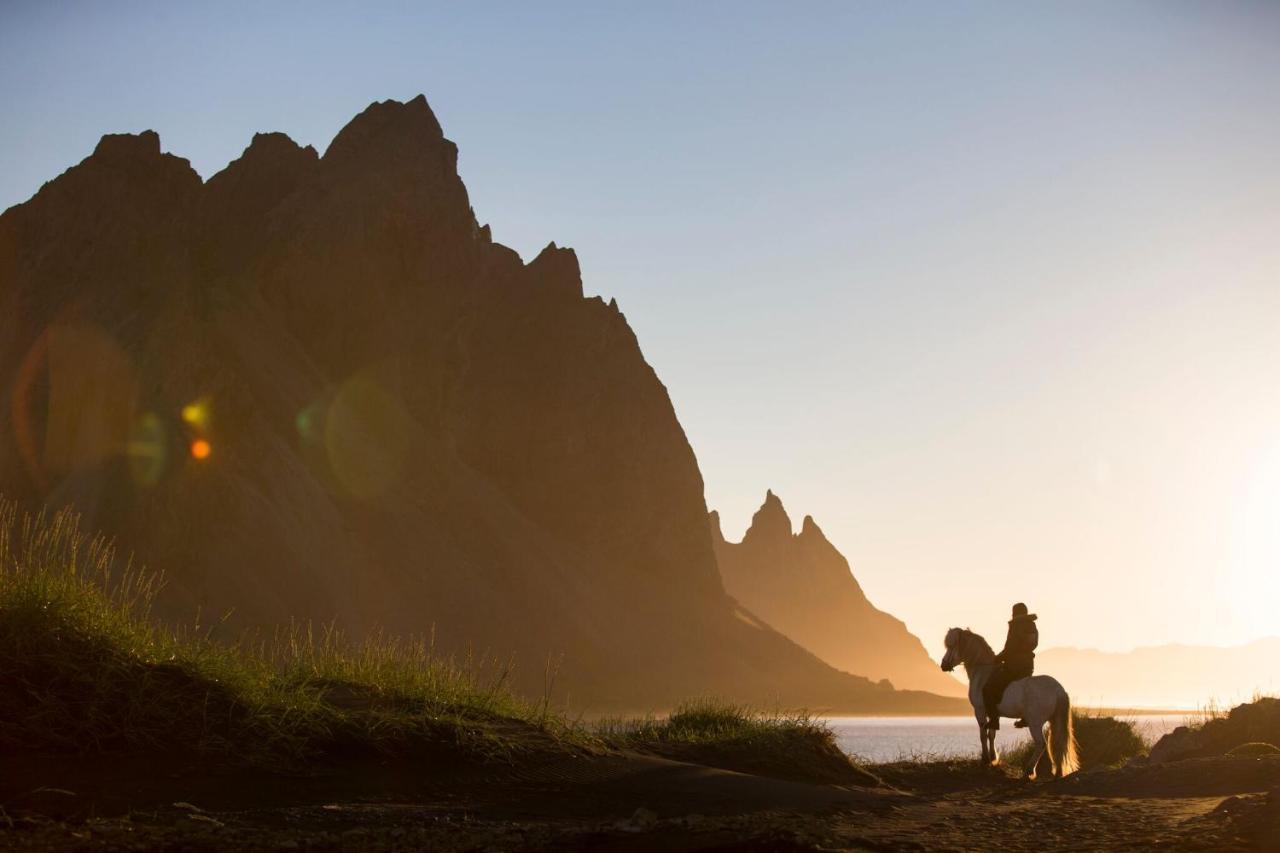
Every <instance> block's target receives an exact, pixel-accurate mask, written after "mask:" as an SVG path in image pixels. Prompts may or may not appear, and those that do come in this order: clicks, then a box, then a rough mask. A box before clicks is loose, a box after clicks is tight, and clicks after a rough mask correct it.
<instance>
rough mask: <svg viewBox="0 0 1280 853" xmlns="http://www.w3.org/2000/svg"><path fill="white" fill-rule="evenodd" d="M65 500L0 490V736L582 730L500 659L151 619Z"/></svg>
mask: <svg viewBox="0 0 1280 853" xmlns="http://www.w3.org/2000/svg"><path fill="white" fill-rule="evenodd" d="M115 564H116V560H115V559H114V556H113V554H112V551H111V548H110V547H109V545H108V544H106V543H105V542H104V541H103V540H101V539H95V538H89V537H87V536H86V535H85V534H83V533H81V532H80V530H79V529H78V526H77V520H76V518H75V516H74V515H72V514H70V513H66V512H63V513H60V514H58V515H56V516H54V517H52V518H46V517H44V516H41V517H37V518H32V517H29V516H22V517H20V516H19V514H18V512H17V509H16V508H15V507H14V505H12V504H10V503H5V502H0V672H2V673H3V674H4V676H3V678H0V749H5V750H27V751H41V750H50V751H63V752H73V753H80V754H86V753H106V754H127V753H163V754H165V755H169V756H183V755H186V756H201V757H206V758H214V759H225V760H227V761H230V762H232V763H237V764H250V765H265V766H279V765H289V764H294V763H297V762H300V761H311V760H316V759H325V758H334V757H350V756H359V755H388V754H394V755H414V756H428V755H429V756H435V757H442V756H453V757H467V758H500V757H504V756H506V757H509V756H512V755H515V754H519V753H522V752H532V751H541V750H564V749H569V748H571V747H573V746H575V745H581V744H583V743H585V742H586V740H587V739H586V738H584V737H582V736H581V735H579V734H575V733H574V732H571V731H570V730H569V728H568V727H567V726H566V725H565V724H564V723H563V721H562V720H560V719H559V718H558V717H555V716H554V715H551V714H548V713H547V712H546V709H545V708H538V707H535V706H532V705H529V704H527V703H523V702H521V701H518V700H517V699H515V698H514V697H513V696H512V695H511V694H510V693H509V692H508V691H507V690H506V689H505V687H504V683H505V670H503V669H502V668H501V667H492V666H485V665H483V664H475V663H467V664H462V665H459V664H456V663H454V662H452V661H449V660H445V659H442V658H439V657H437V656H436V655H435V654H434V653H433V651H432V649H431V648H430V646H428V645H425V644H423V643H413V642H409V643H405V642H396V641H390V640H388V641H381V642H369V643H364V644H360V645H354V644H350V643H347V642H345V641H344V640H343V639H342V637H341V636H340V635H338V634H337V633H336V632H333V631H327V632H322V633H320V634H313V633H312V632H310V631H307V630H298V631H293V632H289V633H285V634H281V635H279V636H276V637H274V638H272V639H271V640H270V641H265V642H256V643H249V642H245V643H241V644H239V645H237V646H226V645H221V644H217V643H214V642H211V641H210V640H208V638H207V636H202V635H201V634H200V633H199V632H198V631H190V632H186V633H183V632H179V631H173V630H168V629H165V628H161V627H159V626H157V625H156V624H155V623H154V622H153V621H151V620H150V619H149V608H150V604H151V601H152V599H153V596H154V594H155V591H156V589H157V586H158V583H159V581H158V580H157V579H156V578H155V577H153V576H149V575H146V574H144V573H141V572H137V571H134V570H131V569H126V570H124V571H122V572H119V573H117V574H113V571H112V569H113V566H115Z"/></svg>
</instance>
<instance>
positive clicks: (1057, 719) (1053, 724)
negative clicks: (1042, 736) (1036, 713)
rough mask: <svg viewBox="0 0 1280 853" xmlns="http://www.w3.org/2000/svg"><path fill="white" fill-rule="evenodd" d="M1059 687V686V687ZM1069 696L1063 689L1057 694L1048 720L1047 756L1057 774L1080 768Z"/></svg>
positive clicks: (1066, 774)
mask: <svg viewBox="0 0 1280 853" xmlns="http://www.w3.org/2000/svg"><path fill="white" fill-rule="evenodd" d="M1059 689H1061V688H1059ZM1072 716H1073V715H1072V713H1071V697H1070V696H1068V695H1067V691H1065V690H1063V691H1062V692H1061V693H1059V694H1058V701H1057V704H1056V705H1055V706H1054V709H1053V717H1051V718H1050V720H1049V758H1050V759H1052V760H1053V767H1054V769H1055V770H1056V771H1057V773H1058V775H1059V776H1068V775H1070V774H1072V773H1075V772H1076V771H1077V770H1079V769H1080V759H1079V757H1078V756H1077V752H1078V751H1079V748H1080V747H1079V745H1078V744H1077V743H1076V730H1075V722H1074V721H1073V720H1072Z"/></svg>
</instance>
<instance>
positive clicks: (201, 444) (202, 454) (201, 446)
mask: <svg viewBox="0 0 1280 853" xmlns="http://www.w3.org/2000/svg"><path fill="white" fill-rule="evenodd" d="M211 453H213V446H212V445H211V444H209V442H207V441H205V440H204V439H203V438H197V439H196V440H195V441H193V442H191V456H192V458H194V459H197V460H200V461H203V460H205V459H208V458H209V454H211Z"/></svg>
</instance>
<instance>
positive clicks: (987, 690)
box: [982, 602, 1040, 729]
mask: <svg viewBox="0 0 1280 853" xmlns="http://www.w3.org/2000/svg"><path fill="white" fill-rule="evenodd" d="M1039 642H1040V632H1039V631H1038V630H1037V629H1036V615H1035V614H1034V613H1027V605H1025V604H1023V603H1022V602H1018V603H1017V604H1015V605H1013V618H1012V619H1010V620H1009V636H1008V637H1007V638H1006V639H1005V641H1004V650H1003V651H1001V652H1000V654H998V655H996V663H998V664H999V665H1000V666H999V667H998V668H997V669H996V671H995V672H993V673H991V678H990V679H988V681H987V683H986V686H985V687H984V688H983V690H982V703H983V706H984V707H985V708H986V711H987V720H988V722H987V727H988V728H991V729H998V728H1000V697H1002V696H1003V695H1004V690H1005V688H1006V687H1008V686H1009V685H1010V684H1012V683H1013V682H1015V681H1017V680H1018V679H1019V678H1026V677H1028V676H1029V675H1031V673H1032V672H1033V671H1034V670H1035V665H1036V646H1037V645H1038V644H1039ZM1014 725H1015V726H1016V725H1018V723H1015V724H1014Z"/></svg>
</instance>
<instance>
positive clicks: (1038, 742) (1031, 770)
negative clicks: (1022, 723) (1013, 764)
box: [1023, 720, 1047, 779]
mask: <svg viewBox="0 0 1280 853" xmlns="http://www.w3.org/2000/svg"><path fill="white" fill-rule="evenodd" d="M1027 722H1028V723H1029V724H1030V725H1028V726H1027V728H1028V729H1030V731H1031V740H1032V741H1033V742H1034V743H1035V748H1034V749H1032V750H1031V760H1030V761H1029V762H1027V766H1026V767H1024V768H1023V775H1024V776H1025V777H1026V778H1027V779H1034V778H1036V770H1037V769H1038V768H1039V766H1040V759H1041V758H1043V757H1044V751H1045V747H1046V746H1047V744H1046V743H1045V740H1044V722H1043V721H1041V720H1027Z"/></svg>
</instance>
